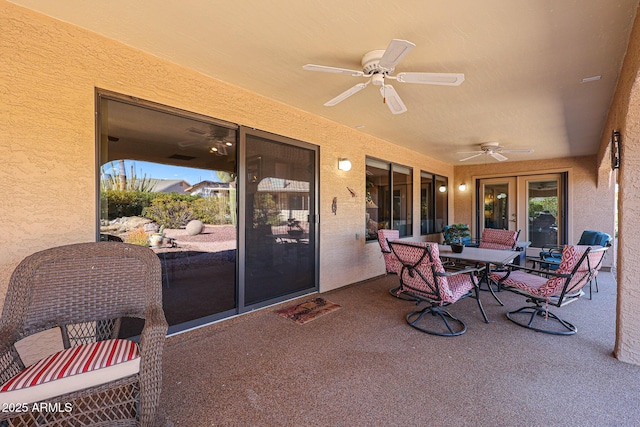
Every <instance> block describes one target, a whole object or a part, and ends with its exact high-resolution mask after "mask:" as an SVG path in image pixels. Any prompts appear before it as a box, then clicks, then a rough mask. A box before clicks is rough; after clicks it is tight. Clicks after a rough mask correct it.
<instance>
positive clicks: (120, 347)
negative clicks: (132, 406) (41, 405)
mask: <svg viewBox="0 0 640 427" xmlns="http://www.w3.org/2000/svg"><path fill="white" fill-rule="evenodd" d="M139 370H140V352H139V351H138V345H137V344H136V343H135V342H133V341H129V340H121V339H115V340H106V341H98V342H95V343H90V344H82V345H79V346H77V347H71V348H68V349H66V350H63V351H59V352H57V353H55V354H52V355H51V356H49V357H46V358H44V359H42V360H41V361H39V362H37V363H35V364H33V365H31V366H29V367H28V368H25V369H24V370H23V371H22V372H20V373H19V374H17V375H15V376H14V377H13V378H11V379H10V380H9V381H7V382H6V383H4V384H3V385H2V387H0V404H4V403H33V402H38V401H41V400H45V399H49V398H52V397H55V396H60V395H63V394H67V393H71V392H74V391H77V390H82V389H85V388H88V387H93V386H96V385H100V384H104V383H107V382H110V381H114V380H117V379H120V378H125V377H128V376H130V375H134V374H136V373H138V372H139Z"/></svg>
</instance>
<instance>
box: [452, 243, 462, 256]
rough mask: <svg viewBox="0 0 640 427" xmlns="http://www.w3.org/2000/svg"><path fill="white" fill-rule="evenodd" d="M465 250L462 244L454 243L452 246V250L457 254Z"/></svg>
mask: <svg viewBox="0 0 640 427" xmlns="http://www.w3.org/2000/svg"><path fill="white" fill-rule="evenodd" d="M463 249H464V245H463V244H460V243H452V244H451V250H452V251H453V252H455V253H457V254H459V253H461V252H462V250H463Z"/></svg>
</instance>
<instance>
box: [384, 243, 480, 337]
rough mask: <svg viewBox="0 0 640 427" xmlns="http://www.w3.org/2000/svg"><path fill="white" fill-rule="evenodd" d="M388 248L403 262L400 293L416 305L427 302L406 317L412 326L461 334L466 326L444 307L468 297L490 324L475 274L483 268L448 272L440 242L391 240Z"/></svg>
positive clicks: (434, 332)
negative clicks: (441, 258)
mask: <svg viewBox="0 0 640 427" xmlns="http://www.w3.org/2000/svg"><path fill="white" fill-rule="evenodd" d="M389 247H390V248H391V251H392V252H393V253H394V254H395V255H396V256H397V257H398V259H399V260H400V262H401V263H402V270H401V272H400V288H399V290H398V292H404V293H406V294H407V295H410V296H412V297H414V298H415V299H416V300H417V301H418V302H417V304H420V303H421V302H426V303H427V306H426V308H424V309H422V310H417V311H413V312H411V313H409V314H407V315H406V320H407V323H408V324H409V325H411V327H413V328H415V329H418V330H419V331H422V332H425V333H427V334H431V335H439V336H446V337H452V336H457V335H462V334H463V333H465V332H466V330H467V326H466V325H465V324H464V322H463V321H462V320H460V319H458V318H456V317H454V316H453V315H452V314H451V313H449V311H447V310H446V309H445V307H446V306H449V305H451V304H453V303H455V302H457V301H459V300H460V299H462V298H465V297H468V296H471V297H473V298H475V299H476V301H477V302H478V307H479V308H480V312H481V313H482V317H483V318H484V321H485V322H486V323H489V320H488V319H487V315H486V313H485V312H484V308H483V307H482V303H481V302H480V298H479V296H478V282H477V279H476V274H477V273H478V272H480V271H482V268H467V269H464V270H457V271H452V272H447V271H445V269H444V266H443V264H442V262H441V260H440V256H439V252H438V245H437V243H431V242H411V243H409V242H401V241H397V240H396V241H389ZM428 315H429V316H428Z"/></svg>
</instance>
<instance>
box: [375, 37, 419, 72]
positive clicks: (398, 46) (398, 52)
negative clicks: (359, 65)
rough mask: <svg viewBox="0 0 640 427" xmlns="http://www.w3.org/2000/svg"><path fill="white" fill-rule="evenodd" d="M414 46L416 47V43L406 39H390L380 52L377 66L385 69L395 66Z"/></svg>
mask: <svg viewBox="0 0 640 427" xmlns="http://www.w3.org/2000/svg"><path fill="white" fill-rule="evenodd" d="M414 47H416V45H415V44H413V43H411V42H410V41H407V40H399V39H393V40H391V43H389V46H387V49H386V50H385V51H384V54H382V58H380V62H379V63H378V66H379V67H380V68H383V69H386V70H392V69H394V68H396V65H398V63H399V62H400V60H402V58H404V57H405V56H406V55H407V54H408V53H409V52H411V49H413V48H414Z"/></svg>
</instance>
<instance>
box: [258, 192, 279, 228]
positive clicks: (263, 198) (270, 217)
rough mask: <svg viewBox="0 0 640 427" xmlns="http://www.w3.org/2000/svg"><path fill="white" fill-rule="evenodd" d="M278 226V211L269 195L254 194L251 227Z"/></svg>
mask: <svg viewBox="0 0 640 427" xmlns="http://www.w3.org/2000/svg"><path fill="white" fill-rule="evenodd" d="M266 224H268V225H280V209H279V208H278V204H277V203H276V201H275V200H274V198H273V196H272V195H271V194H260V193H258V194H256V195H255V198H254V201H253V226H254V228H255V227H257V226H260V225H266Z"/></svg>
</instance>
